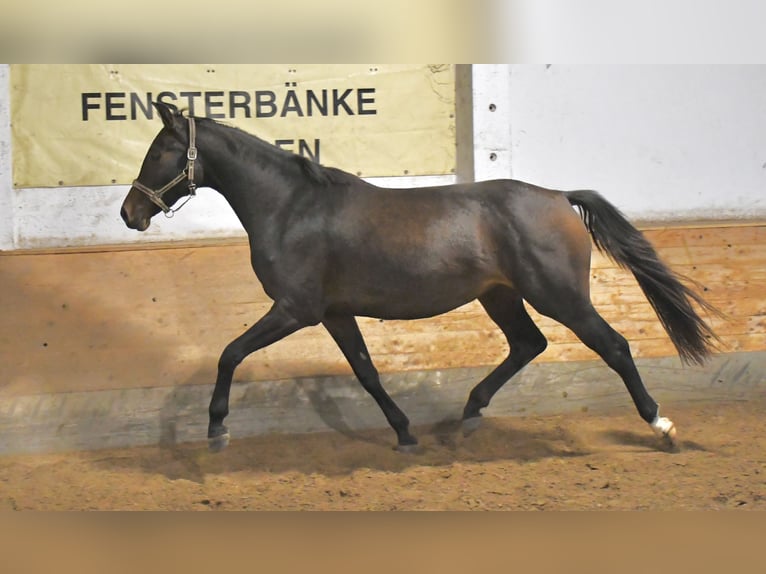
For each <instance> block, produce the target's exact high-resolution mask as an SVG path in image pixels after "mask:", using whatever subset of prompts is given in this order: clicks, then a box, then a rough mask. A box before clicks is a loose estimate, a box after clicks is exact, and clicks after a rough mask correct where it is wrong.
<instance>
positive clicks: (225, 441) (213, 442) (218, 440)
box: [207, 433, 230, 452]
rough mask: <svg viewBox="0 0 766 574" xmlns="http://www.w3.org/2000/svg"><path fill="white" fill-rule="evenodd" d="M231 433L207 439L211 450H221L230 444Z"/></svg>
mask: <svg viewBox="0 0 766 574" xmlns="http://www.w3.org/2000/svg"><path fill="white" fill-rule="evenodd" d="M229 438H230V437H229V433H224V434H221V435H218V436H214V437H211V438H208V439H207V448H208V450H210V452H221V451H222V450H223V449H225V448H226V447H227V446H229Z"/></svg>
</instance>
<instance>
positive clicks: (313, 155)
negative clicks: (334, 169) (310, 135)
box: [298, 138, 321, 163]
mask: <svg viewBox="0 0 766 574" xmlns="http://www.w3.org/2000/svg"><path fill="white" fill-rule="evenodd" d="M298 153H299V154H300V155H302V156H303V157H307V158H309V159H310V160H312V161H315V162H317V163H321V160H320V159H319V138H315V139H314V151H312V150H311V148H310V147H309V142H307V141H306V140H304V139H301V140H298Z"/></svg>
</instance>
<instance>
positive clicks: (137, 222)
mask: <svg viewBox="0 0 766 574" xmlns="http://www.w3.org/2000/svg"><path fill="white" fill-rule="evenodd" d="M137 211H140V210H137ZM137 211H134V210H133V209H131V207H130V206H129V205H128V202H127V201H126V202H124V203H123V204H122V208H121V209H120V216H121V217H122V220H123V221H124V222H125V225H127V226H128V228H130V229H135V230H136V231H146V230H147V229H148V228H149V225H150V224H151V222H152V218H151V217H150V216H149V215H141V214H139V213H137Z"/></svg>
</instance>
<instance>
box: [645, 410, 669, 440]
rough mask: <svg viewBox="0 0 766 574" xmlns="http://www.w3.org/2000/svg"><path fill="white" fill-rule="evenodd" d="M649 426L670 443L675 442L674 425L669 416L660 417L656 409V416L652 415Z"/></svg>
mask: <svg viewBox="0 0 766 574" xmlns="http://www.w3.org/2000/svg"><path fill="white" fill-rule="evenodd" d="M649 426H651V427H652V430H653V431H654V434H656V435H657V436H659V437H662V438H664V439H665V440H667V441H668V442H669V443H670V444H672V445H675V444H676V425H674V424H673V421H671V420H670V419H669V418H666V417H661V416H660V411H659V409H657V416H656V417H654V420H653V421H652V422H651V424H650V425H649Z"/></svg>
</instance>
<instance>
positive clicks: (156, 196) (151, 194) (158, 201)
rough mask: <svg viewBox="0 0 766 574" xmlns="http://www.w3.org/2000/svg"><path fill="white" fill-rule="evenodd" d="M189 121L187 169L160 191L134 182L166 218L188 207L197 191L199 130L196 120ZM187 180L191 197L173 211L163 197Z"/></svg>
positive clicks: (190, 119) (136, 181) (189, 118)
mask: <svg viewBox="0 0 766 574" xmlns="http://www.w3.org/2000/svg"><path fill="white" fill-rule="evenodd" d="M187 120H189V149H188V150H186V167H185V168H184V169H183V171H182V172H181V173H179V174H178V175H177V176H176V177H175V178H173V179H172V180H171V181H169V182H168V183H166V184H165V185H164V186H162V187H161V188H160V189H156V190H155V189H152V188H150V187H148V186H146V185H144V184H143V183H141V182H140V181H138V180H137V179H136V180H134V181H133V187H135V188H136V189H137V190H138V191H141V192H143V193H144V195H146V197H148V198H149V200H150V201H151V202H152V203H154V204H155V205H156V206H157V207H159V208H160V209H161V210H162V212H163V213H164V214H165V216H166V217H173V214H174V213H175V212H176V211H178V210H179V209H181V208H182V207H183V206H184V205H186V203H187V202H188V201H189V200H190V199H191V198H192V197H194V195H195V194H196V191H197V184H196V183H194V161H195V160H196V159H197V147H196V139H197V129H196V125H195V124H194V118H192V117H188V118H187ZM185 179H187V180H189V184H188V187H189V197H188V198H186V201H184V202H183V203H182V204H181V205H179V206H178V207H176V208H175V209H171V208H170V207H168V206H167V204H166V203H165V202H164V201H163V200H162V196H163V195H165V193H167V192H168V191H169V190H171V189H173V188H174V187H175V186H176V185H178V184H179V183H181V182H182V181H184V180H185Z"/></svg>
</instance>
